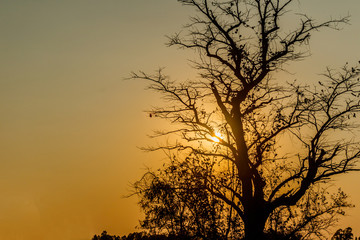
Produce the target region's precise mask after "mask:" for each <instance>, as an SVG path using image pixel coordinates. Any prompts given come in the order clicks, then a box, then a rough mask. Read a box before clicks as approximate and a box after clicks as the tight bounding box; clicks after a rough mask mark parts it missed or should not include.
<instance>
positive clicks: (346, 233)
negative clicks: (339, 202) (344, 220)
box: [331, 227, 354, 240]
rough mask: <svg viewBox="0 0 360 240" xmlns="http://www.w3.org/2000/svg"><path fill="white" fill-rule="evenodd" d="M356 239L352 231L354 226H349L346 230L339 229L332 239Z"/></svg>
mask: <svg viewBox="0 0 360 240" xmlns="http://www.w3.org/2000/svg"><path fill="white" fill-rule="evenodd" d="M352 239H354V234H353V233H352V228H351V227H347V228H345V229H344V230H343V229H338V230H337V231H336V232H335V234H334V236H332V238H331V240H352Z"/></svg>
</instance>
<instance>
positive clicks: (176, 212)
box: [132, 0, 360, 240]
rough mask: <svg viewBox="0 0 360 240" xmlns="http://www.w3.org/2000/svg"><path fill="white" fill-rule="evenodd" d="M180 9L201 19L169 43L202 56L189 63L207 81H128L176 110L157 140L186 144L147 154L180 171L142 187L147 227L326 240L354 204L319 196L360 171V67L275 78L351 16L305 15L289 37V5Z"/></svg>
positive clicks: (209, 0)
mask: <svg viewBox="0 0 360 240" xmlns="http://www.w3.org/2000/svg"><path fill="white" fill-rule="evenodd" d="M178 1H179V2H181V3H182V4H184V5H186V6H190V7H193V8H195V9H196V10H197V12H198V15H197V16H194V17H192V18H191V19H190V20H191V22H190V24H188V25H187V26H186V27H185V32H186V31H187V34H175V35H174V36H172V37H170V38H169V40H170V41H169V45H170V46H179V47H181V48H186V49H194V50H196V51H197V52H198V53H199V61H196V62H193V66H194V68H196V69H197V70H199V78H197V79H196V80H194V81H185V82H176V81H172V80H170V78H169V77H168V76H166V75H164V73H163V71H162V70H159V71H158V72H157V73H156V74H154V75H151V74H147V73H144V72H140V73H133V74H132V78H134V79H144V80H147V81H148V82H149V83H150V84H149V89H151V90H154V91H155V92H157V93H158V94H159V95H161V96H162V97H163V98H164V100H166V102H167V103H168V105H165V106H159V107H156V108H154V109H152V110H151V111H150V114H151V116H155V117H158V118H163V119H167V120H169V121H170V122H172V123H173V124H175V125H174V126H177V127H176V128H175V130H171V131H158V132H155V134H154V136H166V135H168V134H172V135H174V134H175V135H177V136H178V140H177V141H176V142H175V143H173V144H166V145H164V146H159V147H153V148H148V150H159V149H162V150H167V151H169V152H170V154H169V155H170V159H171V161H172V162H171V164H170V165H169V166H166V167H165V168H164V169H163V170H160V172H159V173H157V174H156V173H149V174H146V175H145V176H144V178H143V179H142V180H141V181H139V183H137V184H135V189H136V190H137V191H136V193H138V194H139V195H140V197H141V198H142V200H141V203H140V204H141V206H142V208H143V209H144V210H145V213H146V219H145V221H143V222H142V226H143V227H145V228H148V229H150V230H151V231H160V232H161V231H167V232H168V233H173V232H176V233H183V232H190V233H191V234H193V235H197V234H198V235H199V236H201V237H202V238H205V236H207V235H206V234H210V235H211V234H214V236H224V237H227V236H229V235H226V234H224V232H225V233H226V232H227V231H228V233H227V234H230V235H231V234H233V235H234V236H235V235H236V236H237V238H241V237H244V238H245V239H246V240H260V239H264V238H265V235H264V234H275V235H276V234H280V235H284V234H285V235H287V236H288V237H296V236H298V235H297V234H300V235H302V236H303V238H305V239H310V238H311V237H313V236H317V237H322V236H323V232H324V231H326V228H327V227H328V226H329V225H331V224H332V223H333V222H334V221H335V220H336V216H337V215H338V214H342V213H343V208H345V207H349V206H351V205H350V204H348V203H347V202H346V195H344V193H342V192H341V191H340V192H339V193H338V194H337V195H333V196H331V193H327V192H326V190H325V189H326V188H325V189H324V187H321V186H324V185H323V184H324V183H326V182H328V181H329V180H331V179H332V178H333V177H334V176H336V175H339V174H343V173H346V172H350V171H355V170H358V168H357V167H356V165H355V163H356V161H357V160H358V159H359V158H360V150H359V149H360V147H359V142H357V141H356V140H354V139H353V138H352V135H351V131H352V130H356V129H358V128H357V127H358V125H357V124H356V121H358V119H357V114H358V112H359V111H360V100H359V97H360V82H359V78H358V76H359V73H360V69H359V68H358V66H354V67H351V66H349V65H348V64H346V65H345V66H344V67H343V68H342V69H341V70H340V71H334V70H331V69H327V71H326V72H325V73H324V74H323V78H322V79H321V80H320V81H317V84H314V85H303V84H300V83H297V82H289V81H286V80H281V79H278V78H276V74H277V73H278V72H279V71H280V70H282V68H283V66H285V63H290V62H292V61H295V60H299V59H303V58H304V57H305V56H306V46H307V44H308V43H309V40H310V36H311V34H312V33H313V32H314V31H317V30H320V29H322V28H333V29H338V28H339V24H343V23H347V22H348V18H347V17H345V18H341V19H331V20H329V21H326V22H323V23H316V22H315V21H314V20H313V19H311V18H310V17H308V16H306V15H304V14H303V15H298V16H299V22H298V25H297V26H294V27H293V28H292V29H290V30H289V29H285V28H284V24H283V23H284V21H286V16H287V13H288V11H289V8H290V6H291V4H292V3H293V2H295V1H293V0H227V1H220V0H178ZM174 153H176V155H178V157H175V156H174ZM174 167H175V170H173V171H172V170H171V169H172V168H174ZM179 169H180V170H179ZM169 171H170V172H169ZM149 176H151V177H149ZM147 178H149V179H147ZM199 209H200V210H199ZM229 215H231V218H229V220H227V216H229ZM159 216H162V218H160V217H159ZM197 221H199V222H201V223H202V224H197ZM229 223H230V227H229V225H227V224H229ZM201 227H203V228H204V229H203V230H202V229H201ZM211 231H212V232H211ZM305 232H307V233H305ZM211 236H212V235H211Z"/></svg>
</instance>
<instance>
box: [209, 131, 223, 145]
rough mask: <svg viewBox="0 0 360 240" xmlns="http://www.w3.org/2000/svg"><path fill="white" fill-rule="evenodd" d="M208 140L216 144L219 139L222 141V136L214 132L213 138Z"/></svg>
mask: <svg viewBox="0 0 360 240" xmlns="http://www.w3.org/2000/svg"><path fill="white" fill-rule="evenodd" d="M210 139H211V140H212V141H214V142H216V143H218V142H220V140H221V139H223V136H222V135H221V134H220V133H219V132H215V134H214V136H212V137H210Z"/></svg>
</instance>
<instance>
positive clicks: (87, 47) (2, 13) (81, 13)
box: [0, 0, 360, 240]
mask: <svg viewBox="0 0 360 240" xmlns="http://www.w3.org/2000/svg"><path fill="white" fill-rule="evenodd" d="M296 2H297V1H296ZM0 6H1V7H0V33H1V37H0V132H1V134H0V240H5V239H6V240H22V239H26V240H35V239H36V240H47V239H53V240H86V239H87V240H90V239H91V237H92V236H93V235H94V234H100V233H101V232H102V231H103V230H107V231H108V232H109V233H111V234H116V235H123V234H127V233H129V232H132V231H135V230H136V229H135V227H136V226H137V225H138V220H139V219H140V218H141V216H142V215H141V212H140V211H139V207H138V206H137V201H138V199H137V198H136V197H132V198H124V196H127V195H129V194H130V193H131V187H130V186H131V183H132V182H134V181H136V180H137V179H139V178H140V177H141V175H142V174H143V173H144V172H145V169H146V168H147V167H157V166H160V165H161V162H162V161H165V158H166V157H165V156H163V155H162V154H161V153H144V152H142V151H141V150H140V149H139V147H141V146H146V145H149V144H154V143H155V144H156V140H154V139H149V137H148V135H149V134H151V131H152V130H154V129H158V128H159V127H160V126H161V124H162V123H161V122H159V121H158V120H156V119H153V118H149V117H148V116H147V114H146V113H145V112H144V111H145V110H147V109H149V108H150V107H151V106H154V105H157V104H159V103H160V102H161V101H160V99H159V96H156V95H155V94H152V93H150V92H148V91H145V90H144V88H145V86H146V85H145V84H144V83H143V82H139V81H129V80H124V79H125V78H126V77H128V76H129V74H130V72H131V71H137V70H144V71H147V72H151V71H154V70H156V69H158V68H159V67H166V72H167V73H169V74H171V76H173V78H174V79H188V78H191V77H193V76H194V75H195V71H194V70H192V69H191V68H190V67H189V65H188V62H187V59H192V58H193V57H194V54H193V53H192V52H187V51H182V50H178V49H176V48H168V47H166V46H165V44H164V43H166V37H165V36H166V35H171V34H172V33H175V32H177V31H179V30H181V27H182V26H183V25H184V24H185V23H186V22H187V19H188V17H189V16H190V15H191V13H192V11H191V9H189V8H186V7H182V6H181V5H180V4H179V3H177V2H176V1H175V0H151V1H149V0H103V1H98V0H61V1H55V0H1V1H0ZM294 6H295V7H300V9H301V10H304V11H305V12H307V13H308V14H309V15H310V16H312V17H313V18H315V19H319V20H326V19H327V18H328V17H339V16H345V15H348V14H350V15H351V16H352V17H351V24H349V25H346V26H344V27H343V30H342V31H330V30H325V31H321V32H317V33H315V34H314V36H313V38H312V41H311V46H310V53H311V56H310V57H309V58H307V59H305V60H304V61H302V62H296V63H295V64H292V65H290V66H288V67H289V70H290V71H291V72H292V73H294V75H293V76H294V78H295V76H296V78H299V79H307V80H309V79H317V78H319V75H318V74H319V73H322V72H323V71H324V69H325V67H327V66H330V67H333V68H337V67H340V66H341V65H343V64H344V63H345V62H349V63H352V62H357V61H358V60H359V59H360V54H359V53H360V45H359V42H360V34H359V32H360V16H359V12H360V2H359V1H358V0H343V1H339V0H316V1H314V0H312V1H311V0H302V1H298V3H296V4H295V5H294ZM324 6H326V7H324ZM359 177H360V175H358V174H348V175H346V176H344V177H340V178H338V179H337V181H336V182H335V183H336V186H341V187H342V189H343V190H344V191H345V192H347V193H348V194H349V195H350V196H351V200H352V202H353V203H354V204H355V205H357V207H355V208H353V209H351V210H350V211H348V216H346V217H345V218H344V219H343V220H342V221H341V222H340V223H339V227H342V226H351V227H353V229H354V232H355V233H357V234H360V193H359V192H358V190H357V188H358V187H359V186H358V184H359V183H358V182H359V181H358V179H359Z"/></svg>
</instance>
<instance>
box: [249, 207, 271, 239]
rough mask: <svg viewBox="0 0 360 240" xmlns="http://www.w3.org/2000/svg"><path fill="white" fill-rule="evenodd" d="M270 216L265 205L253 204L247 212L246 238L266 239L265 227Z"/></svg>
mask: <svg viewBox="0 0 360 240" xmlns="http://www.w3.org/2000/svg"><path fill="white" fill-rule="evenodd" d="M267 218H268V214H266V212H265V209H264V206H261V205H257V204H252V207H251V208H250V209H249V210H248V211H247V212H246V213H245V218H244V224H245V240H265V236H264V229H265V223H266V220H267Z"/></svg>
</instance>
